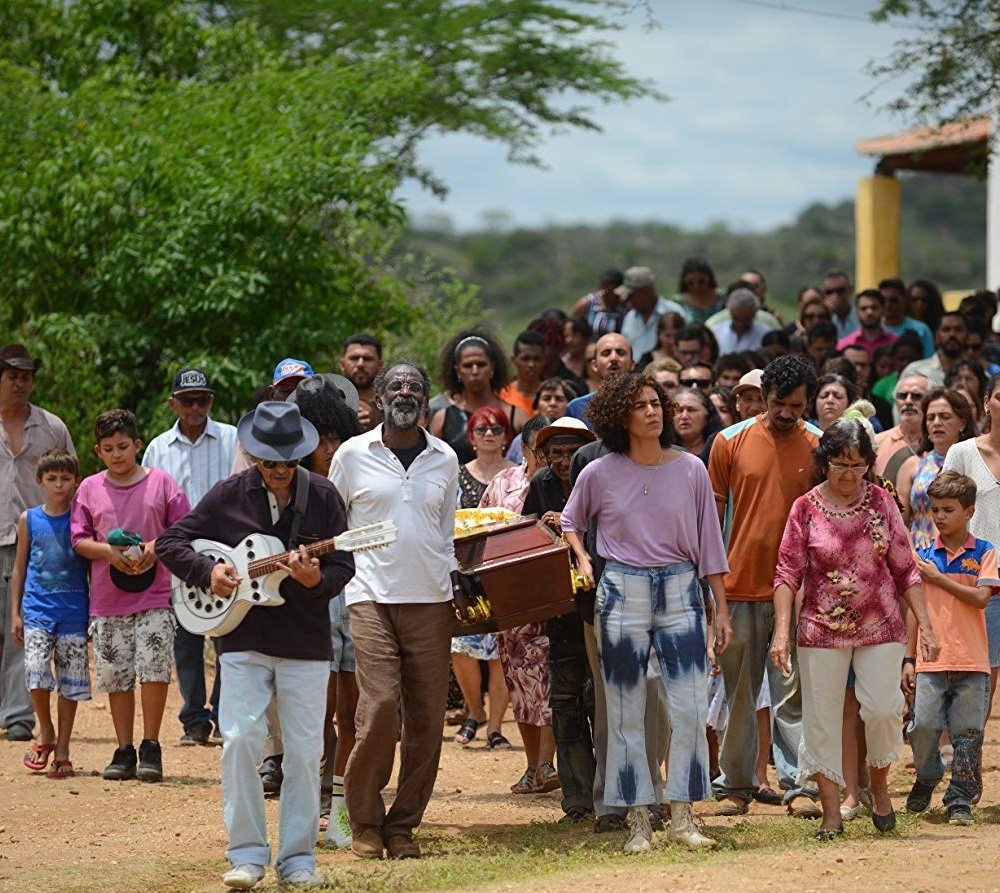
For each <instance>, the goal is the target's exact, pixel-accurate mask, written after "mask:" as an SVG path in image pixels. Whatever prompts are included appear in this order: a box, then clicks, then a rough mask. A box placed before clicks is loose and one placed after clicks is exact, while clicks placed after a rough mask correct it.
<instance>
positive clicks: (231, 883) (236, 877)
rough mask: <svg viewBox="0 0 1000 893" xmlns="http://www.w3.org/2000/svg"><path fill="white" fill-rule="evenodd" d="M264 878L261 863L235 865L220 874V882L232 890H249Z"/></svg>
mask: <svg viewBox="0 0 1000 893" xmlns="http://www.w3.org/2000/svg"><path fill="white" fill-rule="evenodd" d="M263 879H264V866H263V865H250V864H246V865H237V866H235V867H234V868H230V869H229V871H227V872H226V873H225V874H224V875H223V876H222V883H224V884H225V885H226V886H227V887H232V888H233V889H234V890H250V889H252V888H253V887H255V886H256V885H257V883H258V881H261V880H263Z"/></svg>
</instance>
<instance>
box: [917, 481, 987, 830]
mask: <svg viewBox="0 0 1000 893" xmlns="http://www.w3.org/2000/svg"><path fill="white" fill-rule="evenodd" d="M927 495H928V496H930V499H931V514H932V515H933V517H934V524H935V526H936V527H937V530H938V536H937V538H936V539H935V540H934V542H933V543H932V544H931V545H930V546H928V547H926V548H924V549H918V550H917V570H918V571H919V572H920V576H921V578H922V585H923V590H924V598H925V599H926V601H927V612H928V613H929V614H930V617H931V622H932V625H933V627H934V632H935V634H936V635H937V637H938V639H939V640H940V642H941V654H940V655H939V656H938V658H937V660H935V661H934V662H933V663H931V662H928V661H924V660H923V659H917V658H915V657H914V655H916V654H917V653H918V652H917V650H916V649H917V644H918V643H917V632H916V628H915V624H914V623H911V624H909V625H910V627H911V628H910V630H909V632H910V642H909V645H908V647H907V657H905V658H904V659H903V688H904V690H905V691H908V692H910V693H914V692H915V694H916V700H915V701H914V704H913V722H912V723H911V724H910V729H909V733H910V746H911V747H912V748H913V763H914V766H915V767H916V770H917V780H916V781H915V782H914V783H913V787H912V789H911V790H910V794H909V796H908V797H907V798H906V808H907V810H909V811H910V812H917V813H919V812H923V811H924V810H925V809H927V807H928V806H930V802H931V796H932V795H933V793H934V788H935V787H936V786H937V784H938V783H939V782H940V781H941V779H942V778H944V769H945V767H944V761H943V760H942V759H941V755H940V752H939V750H938V743H939V742H940V740H941V732H943V731H945V730H947V731H948V736H949V738H950V739H951V743H952V746H953V747H954V748H955V755H954V759H953V761H952V765H951V781H950V783H949V784H948V790H947V791H945V794H944V805H945V807H947V809H948V822H949V824H952V825H971V824H973V823H974V819H973V817H972V809H971V806H972V804H973V803H977V802H978V801H979V796H980V794H981V793H982V770H981V760H982V748H983V730H984V727H985V725H986V714H987V709H988V707H989V700H990V658H989V649H988V647H987V643H986V617H985V614H984V610H985V608H986V605H987V604H988V603H989V600H990V598H991V597H992V596H993V595H995V594H996V592H997V591H998V590H1000V579H998V575H997V555H996V551H995V550H994V548H993V545H992V543H988V542H986V540H981V539H976V537H974V536H972V535H971V534H970V533H969V520H970V519H971V518H972V515H973V512H975V510H976V508H975V506H976V482H975V481H973V480H972V478H970V477H967V476H966V475H964V474H959V473H958V472H957V471H945V472H943V473H941V474H939V475H938V476H937V477H936V478H935V479H934V480H933V481H932V482H931V485H930V486H929V487H928V488H927ZM911 618H912V615H911ZM914 677H915V678H914Z"/></svg>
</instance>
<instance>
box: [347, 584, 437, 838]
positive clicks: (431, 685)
mask: <svg viewBox="0 0 1000 893" xmlns="http://www.w3.org/2000/svg"><path fill="white" fill-rule="evenodd" d="M350 615H351V637H352V638H353V639H354V649H355V651H356V652H357V677H356V678H357V681H358V690H359V692H360V697H359V702H358V712H357V716H356V724H357V743H356V744H355V746H354V750H353V751H352V752H351V756H350V759H349V760H348V762H347V773H346V775H345V778H344V789H345V796H346V800H347V814H348V815H349V816H350V819H351V827H352V828H353V831H354V835H355V837H357V836H358V835H360V834H361V832H362V831H364V830H366V829H368V828H375V829H377V830H379V831H381V833H382V836H383V839H385V840H388V839H389V838H390V837H392V836H393V835H395V834H403V835H406V836H407V837H409V836H410V834H411V832H412V831H413V829H414V828H416V827H417V825H419V824H420V820H421V818H423V815H424V810H425V809H426V808H427V803H428V801H429V800H430V799H431V792H432V791H433V790H434V781H435V779H436V777H437V771H438V761H439V759H440V756H441V741H442V733H443V731H444V712H445V707H446V705H447V700H448V670H449V668H450V661H449V655H450V652H451V623H452V616H453V614H452V608H451V604H450V603H448V602H444V603H438V604H406V605H385V604H378V603H376V602H360V603H359V604H355V605H351V606H350ZM400 717H402V726H403V727H402V739H401V746H400V766H399V783H398V785H397V788H396V799H395V800H394V801H393V804H392V807H391V808H390V809H389V812H388V814H387V813H386V809H385V802H384V801H383V799H382V790H383V788H385V786H386V785H387V784H388V783H389V777H390V776H391V775H392V765H393V761H394V759H395V755H396V741H397V740H400Z"/></svg>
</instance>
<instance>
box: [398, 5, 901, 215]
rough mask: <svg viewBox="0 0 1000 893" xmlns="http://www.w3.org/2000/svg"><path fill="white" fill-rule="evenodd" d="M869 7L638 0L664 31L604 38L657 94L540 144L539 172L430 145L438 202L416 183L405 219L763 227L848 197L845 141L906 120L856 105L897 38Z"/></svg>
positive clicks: (850, 174)
mask: <svg viewBox="0 0 1000 893" xmlns="http://www.w3.org/2000/svg"><path fill="white" fill-rule="evenodd" d="M873 5H874V0H788V2H787V3H786V2H784V0H773V2H772V0H672V2H671V0H651V7H652V10H653V13H654V15H655V17H656V19H657V20H658V21H659V22H660V24H661V28H659V29H658V30H646V29H644V28H643V27H642V23H643V21H644V18H645V16H644V15H643V14H642V13H638V12H637V13H635V14H634V15H633V16H632V17H630V18H627V19H626V20H625V21H626V22H627V27H626V29H625V30H623V31H620V32H617V33H613V34H612V35H611V38H610V39H611V40H612V41H613V42H614V43H615V45H616V47H617V53H618V56H619V58H621V59H624V60H627V66H628V69H629V71H630V72H631V73H632V74H633V75H635V76H637V77H640V78H648V79H650V80H652V81H653V82H654V83H655V84H656V85H657V87H658V88H659V89H660V90H661V91H662V92H664V93H667V94H668V95H669V96H670V97H671V101H670V102H668V103H665V104H659V103H655V102H638V103H632V104H630V105H621V106H616V107H610V108H604V109H601V110H599V113H598V118H599V120H600V121H601V122H602V124H603V126H604V128H605V131H604V133H603V134H591V133H573V134H567V135H563V136H559V137H554V138H551V139H550V140H548V141H547V142H546V143H545V145H544V146H543V147H542V150H541V156H542V158H543V160H544V161H545V162H546V164H548V166H549V167H548V169H547V170H538V169H534V168H528V167H523V166H520V165H512V164H510V163H508V162H507V161H506V159H505V153H504V150H503V148H502V147H500V146H496V145H491V144H489V143H486V142H485V141H481V140H476V139H473V138H471V137H464V136H455V137H446V138H439V139H436V140H434V141H432V142H428V143H427V144H426V145H425V147H424V149H423V151H422V155H421V160H422V161H424V162H425V163H428V164H429V165H430V166H431V167H432V168H433V169H434V171H435V172H436V173H437V174H438V175H440V176H442V177H443V178H444V179H445V181H446V182H447V184H448V186H449V188H450V192H449V195H448V197H447V198H446V199H445V201H443V202H442V201H440V200H438V199H436V198H435V197H434V196H432V195H430V194H429V193H426V192H422V191H421V190H419V189H417V188H415V187H414V188H409V189H407V190H406V192H405V193H404V200H405V201H406V204H407V207H408V208H409V210H410V212H411V214H412V215H413V217H414V218H415V219H416V220H417V221H418V222H419V220H420V218H421V216H423V215H426V214H439V213H444V214H447V215H448V216H449V217H450V218H451V219H452V220H453V221H454V223H455V225H456V226H458V227H459V228H463V229H465V228H475V227H477V226H479V225H481V224H482V222H483V215H484V213H488V212H492V211H504V212H506V213H507V214H509V215H510V218H511V219H512V221H513V222H516V223H519V224H526V225H533V224H544V223H549V222H586V223H597V222H600V221H602V220H609V219H620V220H658V221H665V222H672V223H678V224H681V225H684V226H688V227H699V226H703V225H705V224H707V223H710V222H713V221H725V222H726V223H729V224H731V225H733V226H736V227H740V228H752V229H764V228H767V227H770V226H773V225H775V224H779V223H783V222H786V221H789V220H790V219H792V218H793V217H794V215H795V214H796V213H797V212H798V211H799V210H801V209H802V207H804V206H805V205H807V204H808V203H809V202H811V201H814V200H825V201H837V200H840V199H844V198H850V197H852V196H853V194H854V188H855V183H856V181H857V180H858V178H859V177H863V176H867V175H869V174H870V173H871V171H872V168H873V165H872V161H871V160H870V159H866V158H862V157H860V156H859V155H857V153H856V152H855V150H854V142H855V140H857V139H860V138H864V137H870V136H877V135H881V134H884V133H891V132H894V131H896V130H900V129H903V128H904V127H905V126H906V122H905V121H902V120H900V119H899V118H895V117H893V116H891V115H889V114H888V113H886V112H884V111H881V110H879V108H878V107H877V106H878V102H877V100H876V102H875V107H872V106H871V105H867V104H866V103H865V102H863V101H862V98H861V97H862V96H863V95H864V94H865V93H867V92H868V91H869V90H870V89H871V87H872V82H871V79H870V78H869V77H868V75H867V74H866V73H865V70H864V69H865V65H866V64H867V62H868V61H869V60H870V59H872V58H877V57H881V56H883V55H885V53H886V52H887V51H888V49H889V48H890V47H891V44H892V42H893V41H894V40H896V39H897V38H899V37H900V36H903V35H905V31H901V30H899V29H898V28H892V27H889V26H884V25H882V26H876V25H874V24H871V23H870V22H869V21H867V18H866V14H867V12H868V11H869V10H870V9H871V8H872V7H873ZM797 10H808V11H810V12H811V13H812V14H808V13H805V12H799V11H797ZM823 13H827V14H829V15H823ZM897 86H898V85H897ZM889 95H890V94H889V93H884V94H883V97H884V98H888V96H889Z"/></svg>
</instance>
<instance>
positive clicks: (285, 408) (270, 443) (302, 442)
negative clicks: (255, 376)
mask: <svg viewBox="0 0 1000 893" xmlns="http://www.w3.org/2000/svg"><path fill="white" fill-rule="evenodd" d="M236 436H237V437H238V438H239V441H240V445H241V446H242V447H243V449H245V450H246V451H247V452H248V453H249V454H250V455H251V456H254V457H256V458H258V459H272V460H274V461H277V462H287V461H290V460H292V459H303V458H305V457H306V456H308V455H309V454H310V453H311V452H312V451H313V450H315V449H316V447H317V445H318V444H319V432H318V431H317V430H316V427H315V426H314V425H313V423H312V422H310V421H308V420H307V419H304V418H302V416H301V415H300V413H299V408H298V407H297V406H296V405H295V404H294V403H285V402H281V401H278V400H267V401H265V402H264V403H261V404H260V405H259V406H258V407H257V408H256V409H255V410H254V411H253V412H248V413H247V414H246V415H245V416H243V418H242V419H240V422H239V424H238V425H237V426H236Z"/></svg>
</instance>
